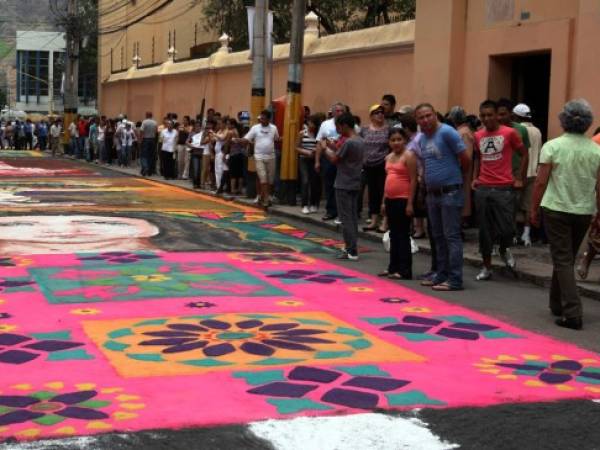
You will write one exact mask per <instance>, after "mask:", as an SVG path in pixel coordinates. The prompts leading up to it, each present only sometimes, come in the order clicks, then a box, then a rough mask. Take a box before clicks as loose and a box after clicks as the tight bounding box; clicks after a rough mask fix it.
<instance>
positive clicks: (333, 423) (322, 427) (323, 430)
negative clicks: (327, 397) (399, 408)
mask: <svg viewBox="0 0 600 450" xmlns="http://www.w3.org/2000/svg"><path fill="white" fill-rule="evenodd" d="M248 428H249V429H250V431H251V432H252V433H254V435H255V436H257V437H259V438H262V439H265V440H266V441H269V442H271V444H272V445H273V446H274V447H275V448H276V449H277V450H298V449H303V450H324V449H326V450H365V449H369V450H448V449H453V448H458V447H460V446H459V445H457V444H450V443H448V442H445V441H442V440H441V439H440V438H439V437H438V436H436V435H434V434H433V433H432V432H431V431H430V430H429V429H428V428H427V424H426V423H425V422H423V421H421V420H419V419H417V418H407V417H393V416H388V415H384V414H375V413H368V414H354V415H348V416H335V417H298V418H296V419H291V420H267V421H264V422H254V423H250V424H249V425H248Z"/></svg>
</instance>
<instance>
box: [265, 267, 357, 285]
mask: <svg viewBox="0 0 600 450" xmlns="http://www.w3.org/2000/svg"><path fill="white" fill-rule="evenodd" d="M264 273H265V274H266V275H267V277H268V278H275V279H277V280H279V281H281V282H283V283H286V284H298V283H318V284H334V283H337V282H342V283H356V282H359V281H361V280H360V279H359V278H357V277H354V276H352V275H345V274H343V273H341V272H339V271H336V270H329V271H323V272H319V271H315V270H299V269H292V270H286V271H283V272H279V271H277V272H273V271H266V272H264Z"/></svg>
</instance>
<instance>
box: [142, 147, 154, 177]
mask: <svg viewBox="0 0 600 450" xmlns="http://www.w3.org/2000/svg"><path fill="white" fill-rule="evenodd" d="M155 150H156V140H155V139H149V138H144V139H143V140H142V152H141V154H140V164H141V166H142V175H152V174H153V170H152V167H153V161H154V159H155V158H156V156H155V155H154V152H155Z"/></svg>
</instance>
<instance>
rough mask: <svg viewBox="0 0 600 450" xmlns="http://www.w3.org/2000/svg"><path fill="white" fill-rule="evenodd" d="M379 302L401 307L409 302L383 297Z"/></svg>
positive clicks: (397, 298)
mask: <svg viewBox="0 0 600 450" xmlns="http://www.w3.org/2000/svg"><path fill="white" fill-rule="evenodd" d="M379 301H380V302H382V303H391V304H394V305H402V304H406V303H410V301H408V300H407V299H405V298H400V297H383V298H380V299H379Z"/></svg>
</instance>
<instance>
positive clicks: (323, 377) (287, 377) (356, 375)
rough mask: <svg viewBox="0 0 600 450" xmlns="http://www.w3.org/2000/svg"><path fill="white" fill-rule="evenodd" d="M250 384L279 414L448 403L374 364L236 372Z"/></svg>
mask: <svg viewBox="0 0 600 450" xmlns="http://www.w3.org/2000/svg"><path fill="white" fill-rule="evenodd" d="M232 375H233V377H234V378H242V379H244V380H245V381H246V383H248V384H249V385H252V386H255V387H253V388H251V389H249V390H248V391H247V392H248V393H249V394H254V395H261V396H265V397H267V402H268V403H269V404H271V405H273V406H274V407H275V408H276V409H277V412H278V413H279V414H295V413H300V412H307V411H327V410H333V409H336V408H340V407H342V408H352V409H375V408H401V407H414V406H417V405H421V406H423V405H430V406H442V405H444V404H445V403H444V402H441V401H439V400H436V399H432V398H430V397H428V396H427V395H426V394H425V393H423V392H421V391H418V390H414V389H410V386H409V385H410V384H411V381H409V380H404V379H399V378H395V377H393V376H391V375H390V374H389V373H388V372H385V371H383V370H381V369H380V368H379V367H377V366H373V365H362V366H361V365H358V366H352V367H336V368H334V369H324V368H318V367H311V366H298V367H294V368H293V369H291V370H269V371H261V372H234V373H233V374H232Z"/></svg>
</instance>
